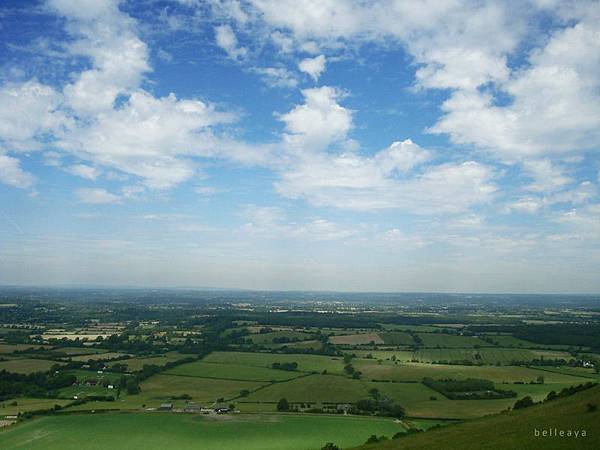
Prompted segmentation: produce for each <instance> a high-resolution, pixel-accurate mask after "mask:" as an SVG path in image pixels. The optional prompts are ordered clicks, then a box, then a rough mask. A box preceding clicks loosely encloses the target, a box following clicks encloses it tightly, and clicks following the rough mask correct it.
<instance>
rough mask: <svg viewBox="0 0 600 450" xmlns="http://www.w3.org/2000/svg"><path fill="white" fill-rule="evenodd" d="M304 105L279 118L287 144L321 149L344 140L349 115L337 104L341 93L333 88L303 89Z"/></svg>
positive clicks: (350, 115)
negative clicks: (284, 131) (286, 132)
mask: <svg viewBox="0 0 600 450" xmlns="http://www.w3.org/2000/svg"><path fill="white" fill-rule="evenodd" d="M302 94H303V95H304V101H305V102H304V104H302V105H298V106H296V107H295V108H294V109H292V110H291V111H290V112H288V113H286V114H283V115H281V116H280V120H282V121H283V122H285V125H286V129H287V131H288V132H289V134H288V135H287V136H286V137H287V140H288V141H289V142H290V143H300V144H301V145H307V146H309V147H310V146H315V147H323V146H327V145H328V144H330V143H331V142H333V141H337V140H341V139H343V138H345V137H346V135H347V133H348V131H349V130H350V128H352V112H351V111H350V110H348V109H346V108H344V107H342V106H340V105H339V104H338V103H337V100H338V99H339V98H340V97H341V96H342V93H341V92H340V91H339V90H337V89H335V88H332V87H329V86H323V87H320V88H313V89H304V90H303V91H302Z"/></svg>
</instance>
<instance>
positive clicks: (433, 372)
mask: <svg viewBox="0 0 600 450" xmlns="http://www.w3.org/2000/svg"><path fill="white" fill-rule="evenodd" d="M353 365H354V366H355V367H356V368H357V369H359V370H360V371H361V372H362V373H363V377H365V378H368V379H373V380H391V381H421V380H422V379H423V378H424V377H432V378H484V379H487V380H491V381H493V382H495V383H502V382H503V381H506V382H510V383H512V382H515V381H521V382H525V383H529V382H531V381H535V380H536V379H537V377H538V376H540V375H542V376H544V378H545V379H546V382H547V383H574V384H577V383H581V382H582V381H586V380H585V379H584V378H581V377H575V376H572V375H567V374H562V373H553V372H548V371H542V370H537V369H531V368H528V367H516V366H458V365H450V364H426V363H397V364H394V363H393V362H391V361H382V362H381V363H380V364H379V363H378V362H377V361H373V360H368V359H356V360H353Z"/></svg>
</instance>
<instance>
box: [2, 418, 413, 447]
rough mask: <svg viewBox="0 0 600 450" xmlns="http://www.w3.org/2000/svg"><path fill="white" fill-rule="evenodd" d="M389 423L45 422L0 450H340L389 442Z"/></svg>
mask: <svg viewBox="0 0 600 450" xmlns="http://www.w3.org/2000/svg"><path fill="white" fill-rule="evenodd" d="M401 430H402V427H401V426H400V425H398V424H396V423H394V421H393V420H390V419H371V418H361V417H327V416H310V415H306V416H297V415H280V416H277V415H258V414H257V415H239V416H218V417H217V418H208V417H205V416H200V415H188V414H170V413H140V414H132V413H118V414H109V413H107V414H85V415H64V416H48V417H43V418H40V419H36V420H33V421H30V422H26V423H23V424H20V425H17V426H13V427H11V428H9V429H7V430H6V431H2V432H0V448H3V449H4V448H6V449H9V448H10V449H13V448H14V449H21V450H25V449H27V450H34V449H44V450H104V449H113V450H120V449H127V450H137V449H143V450H154V449H160V450H164V449H178V450H181V449H183V450H185V449H219V450H234V449H235V450H238V449H244V450H309V449H320V448H321V447H322V446H323V445H324V444H325V443H326V442H328V441H335V442H337V443H338V445H341V446H342V447H344V448H348V447H351V446H356V445H359V444H360V443H362V442H365V441H366V440H367V438H368V437H369V436H370V435H371V434H377V435H387V436H392V435H393V434H394V433H396V432H398V431H401Z"/></svg>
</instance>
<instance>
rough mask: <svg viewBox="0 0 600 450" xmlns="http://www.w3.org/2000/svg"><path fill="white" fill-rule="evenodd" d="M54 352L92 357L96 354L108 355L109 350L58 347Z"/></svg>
mask: <svg viewBox="0 0 600 450" xmlns="http://www.w3.org/2000/svg"><path fill="white" fill-rule="evenodd" d="M53 351H56V352H59V353H64V354H66V355H72V356H77V355H92V354H94V353H107V352H108V350H105V349H103V348H93V347H56V348H54V349H53Z"/></svg>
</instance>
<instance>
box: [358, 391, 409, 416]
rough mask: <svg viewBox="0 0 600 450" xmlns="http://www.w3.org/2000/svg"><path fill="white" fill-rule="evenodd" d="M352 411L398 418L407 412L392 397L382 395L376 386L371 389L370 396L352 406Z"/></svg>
mask: <svg viewBox="0 0 600 450" xmlns="http://www.w3.org/2000/svg"><path fill="white" fill-rule="evenodd" d="M350 412H351V413H353V414H368V415H377V416H387V417H396V418H398V419H400V418H402V417H404V416H405V414H406V412H405V411H404V408H403V407H402V406H400V405H399V404H397V403H396V402H394V400H392V399H391V398H389V397H387V396H385V395H382V394H381V393H380V392H379V390H378V389H376V388H373V389H371V390H370V391H369V398H366V399H363V400H359V401H358V402H356V404H355V405H353V406H352V407H351V408H350Z"/></svg>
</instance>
